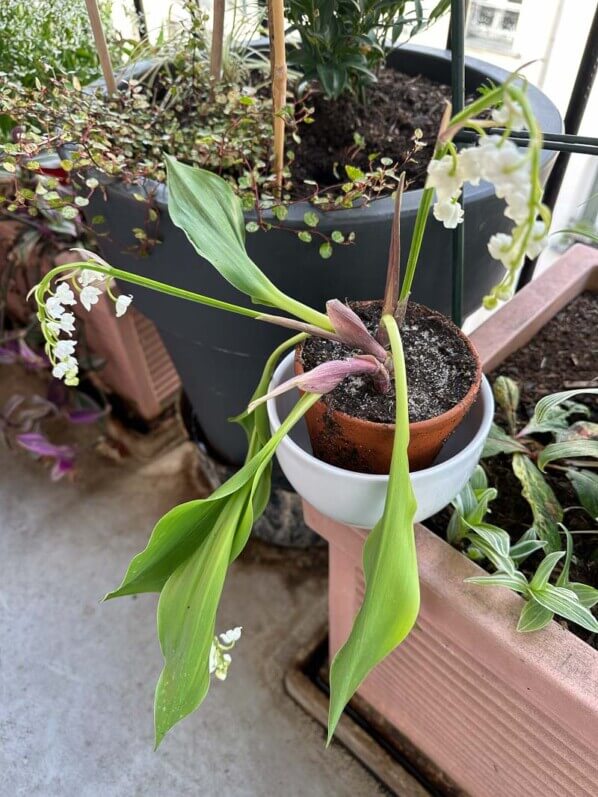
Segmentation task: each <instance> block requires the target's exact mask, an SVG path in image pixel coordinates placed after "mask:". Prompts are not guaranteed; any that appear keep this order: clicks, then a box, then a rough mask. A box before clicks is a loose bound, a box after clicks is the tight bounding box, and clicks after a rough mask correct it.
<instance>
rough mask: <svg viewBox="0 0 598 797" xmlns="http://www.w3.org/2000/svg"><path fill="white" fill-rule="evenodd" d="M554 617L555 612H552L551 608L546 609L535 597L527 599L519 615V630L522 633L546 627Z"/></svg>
mask: <svg viewBox="0 0 598 797" xmlns="http://www.w3.org/2000/svg"><path fill="white" fill-rule="evenodd" d="M553 617H554V612H551V611H550V609H546V608H545V607H544V606H541V605H540V604H539V603H537V601H535V600H534V599H533V598H530V599H529V600H528V601H526V603H525V606H524V607H523V609H522V611H521V614H520V615H519V622H518V623H517V630H518V631H520V632H522V633H529V632H531V631H539V630H540V629H541V628H545V627H546V626H547V625H548V623H549V622H550V621H551V620H552V618H553Z"/></svg>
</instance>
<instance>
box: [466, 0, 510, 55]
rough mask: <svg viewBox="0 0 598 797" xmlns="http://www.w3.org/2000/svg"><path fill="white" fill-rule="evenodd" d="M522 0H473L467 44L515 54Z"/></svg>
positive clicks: (468, 20) (470, 9) (468, 24)
mask: <svg viewBox="0 0 598 797" xmlns="http://www.w3.org/2000/svg"><path fill="white" fill-rule="evenodd" d="M521 4H522V0H489V1H486V2H483V0H472V2H471V4H470V6H469V12H468V14H467V23H466V29H465V36H466V41H467V44H471V45H473V46H475V47H481V48H484V49H488V50H497V51H498V52H507V53H510V54H513V49H514V46H515V39H516V34H517V26H518V24H519V18H520V10H521Z"/></svg>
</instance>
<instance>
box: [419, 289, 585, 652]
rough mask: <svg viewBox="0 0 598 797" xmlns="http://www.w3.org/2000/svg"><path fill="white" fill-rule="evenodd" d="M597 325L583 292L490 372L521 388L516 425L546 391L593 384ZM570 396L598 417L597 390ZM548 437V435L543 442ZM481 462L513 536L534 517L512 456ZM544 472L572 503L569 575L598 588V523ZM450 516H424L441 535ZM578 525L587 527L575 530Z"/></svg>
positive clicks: (495, 512) (534, 563)
mask: <svg viewBox="0 0 598 797" xmlns="http://www.w3.org/2000/svg"><path fill="white" fill-rule="evenodd" d="M596 329H598V294H595V293H590V292H586V293H583V294H581V295H580V296H579V297H577V298H576V299H574V300H573V301H572V302H571V303H570V304H568V305H567V306H566V307H565V308H564V309H563V310H561V312H560V313H558V314H557V315H556V316H555V317H554V318H553V319H552V321H550V322H549V323H548V324H546V326H544V327H543V328H542V329H541V331H540V332H539V333H538V334H537V335H536V336H535V337H534V338H533V340H532V341H531V342H530V343H528V344H527V345H526V346H524V347H523V348H521V349H519V350H518V351H516V352H514V353H513V354H512V355H511V356H510V357H507V359H506V360H505V361H504V362H503V363H502V364H501V365H500V366H499V367H498V368H496V370H495V371H493V372H492V373H491V374H489V375H488V378H489V380H490V382H491V383H492V382H494V380H495V379H496V378H497V377H498V376H501V375H502V376H508V377H510V378H511V379H513V380H515V382H516V383H517V384H518V386H519V389H520V391H521V402H520V406H519V412H518V420H519V422H520V428H523V426H524V425H525V423H526V422H527V421H528V420H529V418H530V417H531V416H532V414H533V411H534V407H535V405H536V403H537V402H538V401H539V400H540V399H541V398H543V397H544V396H547V395H549V394H551V393H557V392H559V391H561V390H569V389H575V388H578V389H582V387H583V386H586V387H596V386H597V383H596V381H595V380H596V377H597V376H598V348H597V347H596V345H592V341H591V340H589V339H588V335H589V334H590V335H591V334H592V331H593V330H596ZM574 400H575V401H576V402H579V403H583V404H586V405H587V406H588V407H589V408H590V411H591V415H590V416H589V417H583V420H585V421H590V422H594V423H596V422H598V400H597V398H596V396H592V395H583V394H581V395H579V396H576V397H575V399H574ZM495 418H496V421H497V423H498V424H499V425H501V426H505V418H504V415H503V413H502V410H501V409H500V408H499V407H497V411H496V415H495ZM580 419H581V416H580ZM571 420H572V421H573V420H576V418H572V419H571ZM549 441H550V440H549V437H548V436H547V437H546V441H545V442H549ZM482 465H483V468H484V470H485V471H486V473H487V475H488V484H489V486H490V487H495V488H496V489H497V490H498V497H497V498H496V499H495V500H494V501H492V503H491V504H490V509H491V516H490V522H491V523H492V524H493V525H495V526H498V527H499V528H502V529H504V530H505V531H507V532H508V533H509V534H510V536H511V539H512V541H513V542H516V541H517V540H518V539H519V538H520V537H521V535H522V534H523V533H524V532H525V531H526V530H527V529H529V528H530V527H531V526H532V524H533V519H532V514H531V510H530V507H529V504H528V503H527V501H526V500H525V498H524V497H523V496H522V494H521V483H520V482H519V480H518V479H517V477H516V476H515V474H514V473H513V469H512V467H511V458H510V457H509V456H507V455H504V454H500V455H498V456H495V457H490V458H487V459H484V460H482ZM545 477H546V479H547V481H548V483H549V485H550V487H551V488H552V490H553V491H554V493H555V495H556V497H557V498H558V499H559V502H560V504H561V505H562V506H563V507H565V508H566V507H571V509H569V510H568V511H567V512H566V514H565V520H564V522H565V524H566V526H567V528H568V529H569V530H570V531H571V532H572V536H573V558H572V562H571V571H570V573H571V575H570V578H571V581H581V582H583V583H584V584H589V585H591V586H593V587H596V588H598V532H594V533H587V530H589V529H593V528H595V525H596V524H595V523H594V522H593V521H592V520H591V518H590V517H589V515H588V514H587V513H586V512H584V511H582V510H580V509H576V508H575V507H577V506H578V505H579V499H578V498H577V495H576V494H575V491H574V489H573V487H572V485H571V482H570V481H569V479H568V478H567V476H566V474H565V473H564V472H563V471H562V470H556V469H552V468H548V469H547V470H546V473H545ZM449 517H450V510H448V509H446V510H443V512H440V513H439V514H438V515H436V516H435V517H433V518H430V519H429V520H427V521H426V526H428V528H430V529H432V530H433V531H435V532H436V533H437V534H439V535H440V536H442V537H445V536H446V526H447V523H448V519H449ZM580 531H585V532H586V533H583V534H580V533H575V532H580ZM543 555H544V554H543V553H540V552H539V553H536V554H534V555H532V556H530V557H529V559H526V560H525V561H524V562H523V563H522V564H521V570H522V571H523V573H524V574H525V575H526V576H528V577H530V578H531V576H532V575H533V574H534V573H535V571H536V569H537V567H538V564H539V563H540V561H541V560H542V558H543ZM482 565H483V563H482ZM558 567H560V565H559V566H557V570H556V572H557V573H558V572H559V570H558ZM559 622H560V623H561V624H563V625H564V626H566V627H567V628H568V629H569V630H570V631H571V632H573V633H574V634H576V635H577V636H579V637H581V638H582V639H584V640H585V641H586V642H588V643H589V644H591V645H592V646H593V647H595V648H597V649H598V640H596V638H595V635H594V634H592V633H591V632H589V631H587V630H585V629H584V628H581V627H580V626H578V625H575V624H574V623H567V622H566V621H565V620H562V619H559Z"/></svg>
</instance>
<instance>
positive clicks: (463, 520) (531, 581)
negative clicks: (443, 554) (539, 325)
mask: <svg viewBox="0 0 598 797" xmlns="http://www.w3.org/2000/svg"><path fill="white" fill-rule="evenodd" d="M580 394H594V395H598V388H587V389H580V390H567V391H563V392H561V393H555V394H553V395H550V396H546V397H545V398H543V399H541V400H540V401H539V402H538V403H537V405H536V407H535V410H534V413H533V415H532V417H531V419H530V420H529V421H528V423H527V424H525V426H523V428H521V429H519V426H520V424H519V423H518V415H517V411H518V407H519V401H520V392H519V387H518V385H517V384H516V383H515V382H514V381H513V380H512V379H510V378H508V377H504V376H500V377H498V378H497V379H496V381H495V383H494V396H495V398H496V401H497V403H498V405H499V406H500V408H501V410H502V412H503V415H504V418H505V425H506V430H505V429H503V428H501V427H500V426H498V425H497V424H494V425H493V426H492V430H491V432H490V435H489V437H488V440H487V442H486V445H485V448H484V451H483V454H482V458H483V459H487V458H489V457H494V456H497V455H499V454H502V455H506V456H510V457H511V461H512V467H513V472H514V474H515V476H516V477H517V478H518V480H519V482H520V483H521V493H522V495H523V497H524V498H525V499H526V501H527V502H528V504H529V506H530V509H531V512H532V516H533V525H532V526H531V528H529V529H528V530H527V531H526V532H525V533H524V534H523V535H522V536H521V538H520V539H519V540H518V541H517V542H516V543H514V544H513V543H512V542H511V539H510V537H509V534H508V533H507V532H506V531H504V530H503V529H501V528H499V527H497V526H494V525H492V524H491V523H489V522H488V521H487V515H490V516H491V515H492V507H491V502H492V501H494V500H495V499H496V498H497V490H496V489H494V488H493V487H489V486H488V482H487V478H486V474H485V472H484V470H483V469H482V467H481V466H478V468H477V470H476V472H475V474H474V476H473V477H472V479H471V480H470V482H469V484H468V485H467V486H466V487H465V488H464V490H463V491H462V492H461V493H460V494H459V495H458V496H457V497H456V498H455V499H454V501H453V502H452V506H453V513H452V515H451V519H450V521H449V524H448V527H447V539H448V541H449V542H450V543H451V544H452V545H458V546H460V547H462V548H463V549H464V550H465V552H466V553H467V555H468V556H469V557H470V558H471V559H473V560H474V561H487V562H489V564H490V565H491V566H492V567H493V568H494V569H495V572H494V573H492V575H488V576H476V577H474V578H470V579H468V581H470V582H471V583H474V584H478V585H488V586H504V587H508V588H510V589H512V590H514V591H516V592H518V593H520V594H521V595H522V597H524V598H525V599H526V601H527V603H526V605H525V606H524V608H523V610H522V613H521V617H520V620H519V624H518V630H519V631H535V630H538V629H540V628H543V627H544V626H546V625H547V624H548V623H549V622H550V620H551V619H552V618H553V617H554V615H558V616H559V617H562V618H564V619H566V620H568V621H570V622H572V623H575V624H577V625H580V626H581V627H583V628H585V629H587V630H589V631H591V632H593V633H596V632H598V621H597V620H596V618H595V617H594V616H593V614H592V612H591V609H592V608H593V607H594V606H595V605H596V604H597V603H598V590H597V589H595V588H594V587H592V586H590V585H589V584H583V583H580V582H572V581H570V578H569V572H570V567H571V561H572V557H573V537H572V533H571V532H569V530H568V529H567V528H566V527H565V525H563V519H564V517H565V511H566V510H565V509H563V507H562V506H561V504H560V503H559V501H558V499H557V497H556V495H555V494H554V491H553V490H552V488H551V486H550V484H549V482H548V480H547V479H546V471H547V470H548V469H550V468H558V470H559V472H562V473H564V474H565V475H566V476H567V478H568V479H569V480H570V482H571V484H572V486H573V488H574V490H575V492H576V494H577V498H578V500H579V503H580V505H581V507H582V508H583V509H584V510H585V512H586V513H587V514H588V515H589V516H590V517H591V519H592V522H596V521H597V520H598V476H597V475H596V473H595V472H594V471H595V468H596V465H597V463H598V425H597V424H595V423H592V422H590V421H587V420H575V421H571V420H570V419H571V417H572V416H573V417H579V416H586V417H587V416H588V414H589V409H588V407H587V406H586V405H585V404H580V403H577V402H574V401H573V399H574V398H575V397H576V396H578V395H580ZM537 435H540V436H541V437H542V440H543V441H544V442H540V441H538V440H537V438H536V436H537ZM546 435H551V436H552V437H553V439H554V441H555V442H548V443H546V442H545V438H546ZM557 463H558V464H557ZM540 551H541V552H543V553H544V559H543V560H542V561H541V562H540V564H539V565H538V567H537V569H536V572H535V574H534V575H533V576H532V577H531V578H528V577H526V576H525V575H524V574H523V573H522V572H521V570H520V565H521V564H522V563H523V562H524V561H525V560H527V559H528V557H530V556H531V555H532V554H535V553H538V552H540ZM557 570H558V575H556V577H554V574H555V573H556V572H557ZM551 578H552V582H551ZM553 582H554V583H553Z"/></svg>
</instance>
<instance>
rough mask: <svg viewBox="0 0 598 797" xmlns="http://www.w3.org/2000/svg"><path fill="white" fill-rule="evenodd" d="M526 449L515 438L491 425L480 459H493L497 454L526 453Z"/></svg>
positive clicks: (498, 427)
mask: <svg viewBox="0 0 598 797" xmlns="http://www.w3.org/2000/svg"><path fill="white" fill-rule="evenodd" d="M526 452H527V448H526V447H525V446H524V445H523V443H520V442H519V441H518V440H515V438H513V437H511V436H510V435H508V434H507V433H506V432H505V431H503V430H502V429H501V428H500V426H497V424H495V423H493V424H492V427H491V429H490V434H489V435H488V438H487V440H486V443H485V444H484V450H483V451H482V459H487V458H488V457H495V456H496V455H497V454H517V453H526Z"/></svg>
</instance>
